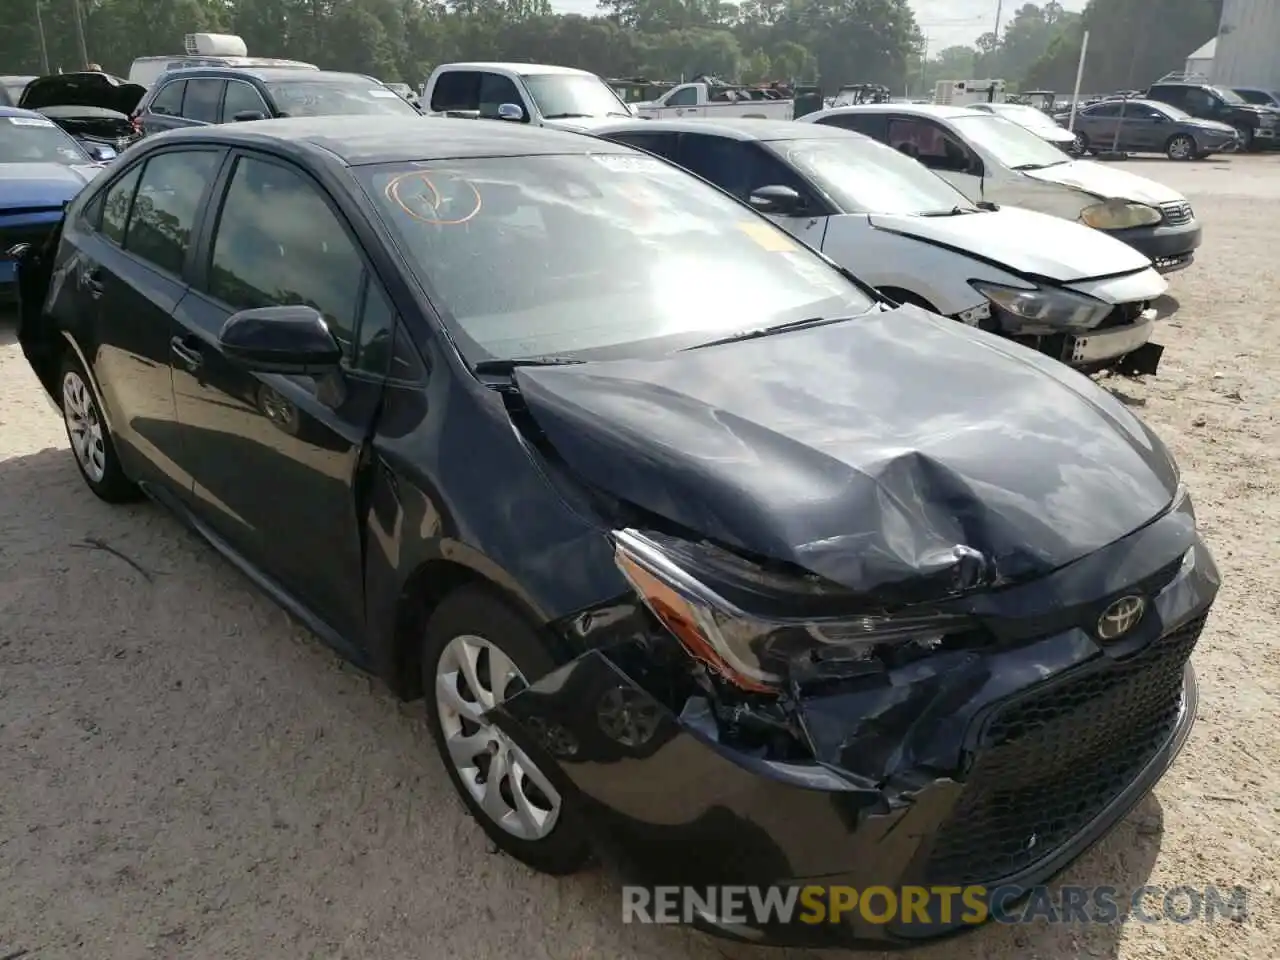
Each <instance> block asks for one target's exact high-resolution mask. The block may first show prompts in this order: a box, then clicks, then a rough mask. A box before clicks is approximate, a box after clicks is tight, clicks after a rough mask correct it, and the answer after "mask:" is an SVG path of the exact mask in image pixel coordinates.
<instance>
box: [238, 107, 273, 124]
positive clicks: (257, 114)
mask: <svg viewBox="0 0 1280 960" xmlns="http://www.w3.org/2000/svg"><path fill="white" fill-rule="evenodd" d="M231 119H232V120H233V121H234V122H235V123H248V122H250V121H252V120H265V119H267V115H266V114H265V113H263V112H262V111H261V110H241V111H240V112H239V113H237V114H236V115H235V116H233V117H232V118H231Z"/></svg>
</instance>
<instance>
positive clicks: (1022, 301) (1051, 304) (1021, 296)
mask: <svg viewBox="0 0 1280 960" xmlns="http://www.w3.org/2000/svg"><path fill="white" fill-rule="evenodd" d="M969 282H970V284H971V285H972V287H973V289H975V290H977V291H978V292H979V293H980V294H982V295H983V296H984V297H986V298H987V299H988V300H989V301H991V303H992V305H994V306H996V307H998V308H1000V309H1001V310H1003V311H1004V312H1005V313H1008V314H1010V315H1011V316H1014V317H1016V318H1017V319H1019V320H1021V321H1024V322H1025V323H1029V324H1036V325H1040V326H1044V327H1048V328H1052V329H1055V330H1088V329H1090V328H1091V327H1096V326H1097V325H1098V324H1099V323H1101V322H1102V320H1103V318H1104V317H1106V315H1107V314H1108V313H1110V312H1111V309H1112V305H1111V304H1109V303H1103V302H1102V301H1101V300H1095V299H1094V298H1093V297H1086V296H1085V295H1084V294H1082V293H1075V292H1073V291H1071V290H1059V289H1055V288H1053V287H1033V288H1032V289H1030V290H1026V289H1023V288H1021V287H1006V286H1004V285H1003V284H999V283H987V282H985V281H983V280H971V281H969Z"/></svg>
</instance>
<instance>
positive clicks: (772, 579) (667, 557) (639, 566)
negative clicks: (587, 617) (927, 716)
mask: <svg viewBox="0 0 1280 960" xmlns="http://www.w3.org/2000/svg"><path fill="white" fill-rule="evenodd" d="M613 540H614V560H615V562H616V563H617V564H618V568H619V569H620V570H621V571H622V574H623V576H625V577H626V578H627V580H628V582H630V584H631V585H632V587H634V588H635V591H636V593H637V594H639V596H640V598H641V599H642V600H643V601H644V603H645V606H647V607H648V608H649V610H650V611H651V612H652V613H653V615H654V616H655V617H656V618H657V619H658V621H659V622H660V623H661V624H662V625H663V626H664V627H665V628H666V629H667V630H668V631H669V632H670V633H671V634H672V635H673V636H675V638H676V639H677V640H678V641H679V642H680V644H681V645H682V646H683V647H684V649H685V650H686V651H687V652H688V653H689V655H690V656H692V657H693V658H694V659H696V660H699V661H701V662H702V663H703V664H705V665H706V666H707V667H709V668H710V669H711V670H713V671H714V672H715V673H716V674H718V675H719V676H720V677H721V678H722V679H724V680H727V681H728V682H729V683H731V684H733V685H734V686H736V687H737V688H739V689H740V690H743V691H747V692H751V693H773V694H776V693H778V692H780V691H781V690H782V689H783V687H784V685H785V683H786V671H787V664H788V662H789V661H790V660H791V658H793V657H795V656H797V655H801V654H805V653H809V654H812V655H814V656H816V657H819V658H821V657H822V656H823V654H827V655H835V656H838V657H839V659H841V660H842V661H857V660H860V659H870V658H871V655H872V654H873V653H874V651H875V649H876V648H877V647H878V646H879V645H881V644H886V643H894V644H908V643H914V644H918V645H921V646H924V647H926V648H929V647H933V646H935V645H936V644H937V643H938V642H940V641H941V639H942V638H943V636H944V635H945V634H947V633H951V632H955V631H957V630H959V629H963V628H964V627H966V626H968V621H967V620H966V618H964V617H961V616H956V615H951V614H944V613H938V612H935V611H929V610H920V609H914V610H912V611H906V612H901V613H892V614H890V613H885V612H874V613H868V614H866V615H853V616H850V615H847V614H846V615H843V616H832V615H825V616H815V617H806V616H782V615H758V614H752V613H747V612H745V611H744V610H742V609H741V607H739V606H738V604H737V603H735V602H734V601H733V600H731V599H729V597H728V596H726V594H730V595H735V594H738V593H739V592H741V593H743V594H744V595H745V594H750V593H757V594H760V595H764V594H766V593H774V594H777V593H779V592H781V591H789V592H790V593H791V594H792V595H791V597H790V598H789V599H790V600H791V601H797V600H798V601H800V603H801V604H803V605H804V606H812V607H814V608H815V609H821V608H823V607H828V608H829V607H830V603H831V601H832V600H833V599H834V598H835V597H841V598H844V599H845V602H847V600H848V599H849V598H851V597H852V595H851V594H849V593H848V591H845V590H844V589H843V588H841V587H839V586H837V585H835V584H831V583H829V582H827V581H823V580H822V579H821V578H818V577H814V576H811V575H789V574H779V573H775V572H773V571H768V570H765V569H764V568H762V567H759V566H757V565H755V564H753V563H751V562H750V561H748V560H745V559H743V558H741V557H738V556H736V555H735V554H732V553H730V552H728V551H725V550H721V549H719V548H718V547H715V546H713V545H710V544H703V543H697V544H695V543H690V542H688V541H683V540H679V539H677V538H674V537H666V536H664V535H661V534H654V533H641V532H640V531H638V530H632V529H627V530H616V531H614V533H613Z"/></svg>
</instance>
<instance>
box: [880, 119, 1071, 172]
mask: <svg viewBox="0 0 1280 960" xmlns="http://www.w3.org/2000/svg"><path fill="white" fill-rule="evenodd" d="M974 117H975V118H976V119H979V120H991V121H994V122H995V123H1003V124H1005V125H1006V126H1010V127H1017V124H1013V123H1009V122H1008V121H1007V120H1000V119H999V118H997V117H993V116H991V115H990V114H974ZM1017 129H1019V130H1022V131H1023V132H1024V133H1028V131H1026V130H1025V129H1024V128H1023V127H1017ZM1028 136H1035V135H1034V134H1031V133H1028ZM1036 139H1037V140H1038V141H1039V142H1041V143H1043V142H1044V141H1043V140H1040V138H1039V137H1036ZM889 145H890V146H891V147H893V148H894V149H895V150H897V151H898V152H900V153H903V154H906V155H907V156H908V157H911V159H913V160H919V161H920V162H921V163H923V164H924V165H925V166H926V167H930V168H932V169H935V170H953V171H963V170H966V169H968V168H969V166H970V164H971V163H972V158H971V156H970V153H969V150H968V148H967V147H965V146H964V145H963V144H962V143H960V142H959V140H957V139H956V137H954V136H953V135H952V134H950V133H948V132H947V131H946V130H944V129H943V128H942V127H941V126H940V125H939V124H937V123H934V122H933V121H932V120H925V119H923V118H920V117H894V118H893V119H891V120H890V121H889ZM1058 155H1059V156H1061V155H1062V154H1061V153H1059V154H1058Z"/></svg>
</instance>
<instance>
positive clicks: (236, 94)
mask: <svg viewBox="0 0 1280 960" xmlns="http://www.w3.org/2000/svg"><path fill="white" fill-rule="evenodd" d="M241 113H260V114H262V115H263V116H264V117H269V116H271V111H270V110H268V109H267V104H266V102H265V101H264V100H263V99H262V94H260V93H258V90H257V88H256V87H254V86H253V84H250V83H245V82H244V81H242V80H228V81H227V95H226V97H224V98H223V101H222V122H223V123H231V122H232V121H233V120H235V118H236V115H237V114H241Z"/></svg>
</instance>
